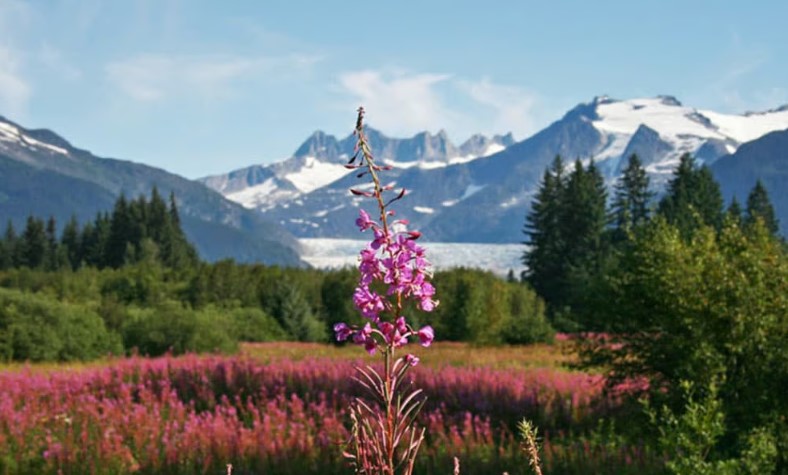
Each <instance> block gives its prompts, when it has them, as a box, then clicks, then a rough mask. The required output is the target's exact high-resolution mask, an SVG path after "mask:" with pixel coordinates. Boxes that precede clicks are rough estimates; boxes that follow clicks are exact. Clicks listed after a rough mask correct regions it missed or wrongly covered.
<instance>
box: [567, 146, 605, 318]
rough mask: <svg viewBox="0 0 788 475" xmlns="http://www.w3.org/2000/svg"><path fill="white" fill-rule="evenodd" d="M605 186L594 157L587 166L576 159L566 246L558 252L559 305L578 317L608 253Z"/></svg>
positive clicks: (570, 185)
mask: <svg viewBox="0 0 788 475" xmlns="http://www.w3.org/2000/svg"><path fill="white" fill-rule="evenodd" d="M606 203H607V189H606V188H605V183H604V178H603V177H602V174H601V173H600V172H599V169H598V168H597V167H596V164H595V163H594V161H593V160H591V162H590V163H589V164H588V166H587V167H586V168H583V166H582V163H581V162H580V161H579V160H578V161H576V162H575V168H574V171H573V172H572V173H571V174H570V176H569V178H568V180H567V191H566V194H565V200H564V204H563V206H562V208H563V216H562V219H561V226H562V234H563V235H564V236H566V237H565V248H564V250H563V253H562V255H561V259H563V261H564V269H565V275H564V279H563V282H564V286H565V287H564V289H563V292H562V297H561V299H560V300H559V302H558V303H559V304H562V305H563V306H564V307H569V308H570V309H572V311H573V317H575V318H576V317H578V316H579V314H578V312H577V311H578V310H579V309H581V308H582V307H583V306H584V304H585V301H586V300H587V294H588V292H589V289H590V288H592V284H593V282H594V280H595V279H597V278H599V276H600V272H601V269H602V266H603V262H604V260H605V258H606V254H607V242H606V236H605V234H606V228H607V224H608V214H607V209H606Z"/></svg>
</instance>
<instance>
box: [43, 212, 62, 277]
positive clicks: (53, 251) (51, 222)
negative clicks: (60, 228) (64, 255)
mask: <svg viewBox="0 0 788 475" xmlns="http://www.w3.org/2000/svg"><path fill="white" fill-rule="evenodd" d="M46 240H47V247H46V252H45V253H44V266H45V267H46V269H47V270H56V269H57V268H58V264H59V263H58V257H57V221H55V217H54V216H50V217H49V219H48V220H47V226H46Z"/></svg>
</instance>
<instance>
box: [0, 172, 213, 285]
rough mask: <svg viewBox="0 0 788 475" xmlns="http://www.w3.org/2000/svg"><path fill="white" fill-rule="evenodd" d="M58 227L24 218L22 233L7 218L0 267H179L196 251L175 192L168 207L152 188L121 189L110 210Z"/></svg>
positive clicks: (52, 220)
mask: <svg viewBox="0 0 788 475" xmlns="http://www.w3.org/2000/svg"><path fill="white" fill-rule="evenodd" d="M57 231H58V223H57V222H56V221H55V218H53V217H50V218H49V219H48V220H47V221H46V222H45V221H44V219H42V218H40V217H35V216H30V217H28V219H27V223H26V225H25V227H24V229H23V230H21V234H18V233H17V231H16V229H15V228H14V226H13V224H12V223H11V221H10V220H9V221H8V224H7V225H6V229H5V233H4V235H3V238H2V240H0V270H1V269H10V268H19V267H27V268H30V269H43V270H48V271H54V270H59V269H66V268H70V269H72V270H76V269H79V268H81V267H96V268H99V269H103V268H107V267H111V268H115V269H117V268H119V267H122V266H124V265H126V264H133V263H135V262H140V261H146V260H147V261H151V260H153V261H157V262H160V263H162V264H163V265H165V266H167V267H182V266H192V265H195V264H196V263H197V262H198V256H197V251H196V250H195V248H194V246H192V245H191V244H190V243H189V242H188V241H187V239H186V236H185V234H184V232H183V229H182V228H181V221H180V216H179V215H178V208H177V206H176V204H175V197H174V195H172V194H171V195H170V203H169V206H168V205H167V203H165V201H164V199H163V198H162V197H161V195H160V194H159V191H158V190H157V189H156V188H155V187H154V188H153V191H152V194H151V197H150V200H148V199H147V198H146V197H145V196H144V195H140V196H139V198H137V199H136V200H131V201H128V200H127V199H126V197H125V196H124V195H122V194H121V196H120V197H119V198H118V200H117V201H116V202H115V206H114V209H113V210H112V213H99V214H98V215H97V216H96V219H95V220H94V221H93V222H88V223H86V224H85V225H84V226H82V227H80V225H79V223H78V222H77V220H76V218H71V220H70V221H69V222H68V223H66V225H65V226H64V227H63V230H62V233H61V235H60V237H59V238H58V236H57Z"/></svg>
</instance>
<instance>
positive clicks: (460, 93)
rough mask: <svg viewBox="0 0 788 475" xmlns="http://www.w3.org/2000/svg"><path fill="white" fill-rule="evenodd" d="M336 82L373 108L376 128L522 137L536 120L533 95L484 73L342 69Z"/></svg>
mask: <svg viewBox="0 0 788 475" xmlns="http://www.w3.org/2000/svg"><path fill="white" fill-rule="evenodd" d="M339 84H340V87H341V89H342V90H343V92H344V93H345V94H348V95H350V96H351V97H352V98H353V100H354V101H357V104H363V105H364V106H365V107H366V108H367V109H368V110H370V111H374V119H371V123H372V124H373V125H374V126H375V127H377V128H380V129H382V130H383V131H385V132H387V133H391V134H399V135H403V134H412V133H415V132H418V131H422V130H430V131H436V130H438V129H442V128H445V129H447V130H448V131H449V132H450V133H451V134H453V135H454V136H455V138H458V139H463V138H465V136H468V135H470V134H472V133H476V132H484V133H492V132H498V133H500V132H506V131H512V132H514V133H515V134H517V135H518V136H524V135H527V134H529V133H531V132H533V129H534V127H535V124H536V120H535V117H534V115H535V105H536V104H537V103H538V100H537V97H536V95H535V94H533V93H531V92H529V91H527V90H525V89H523V88H521V87H518V86H513V85H506V84H499V83H496V82H494V81H493V80H492V79H490V78H488V77H485V78H482V79H479V80H471V79H465V78H458V77H455V76H452V75H449V74H435V73H405V72H402V71H398V72H388V71H376V70H364V71H354V72H347V73H344V74H341V75H340V76H339Z"/></svg>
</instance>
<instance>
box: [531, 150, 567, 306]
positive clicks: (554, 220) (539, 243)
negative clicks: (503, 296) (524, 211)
mask: <svg viewBox="0 0 788 475" xmlns="http://www.w3.org/2000/svg"><path fill="white" fill-rule="evenodd" d="M565 192H566V181H565V178H564V163H563V160H562V159H561V157H560V156H556V157H555V159H554V160H553V162H552V164H551V165H550V167H549V168H548V169H547V170H545V172H544V175H543V177H542V182H541V184H540V185H539V190H538V191H537V193H536V197H535V198H534V201H533V203H532V206H531V211H530V212H529V213H528V215H527V217H526V225H525V229H524V230H523V231H524V233H525V234H526V236H527V237H526V241H525V243H524V244H526V245H527V246H528V248H527V249H526V251H525V253H524V254H523V263H524V264H525V267H526V270H525V271H524V272H523V278H524V279H525V280H527V281H528V282H529V283H530V284H531V286H533V288H534V289H535V290H536V291H537V293H538V294H539V295H541V296H542V297H543V298H544V299H545V300H547V301H548V302H551V303H552V302H555V301H556V300H557V299H559V298H560V295H561V293H562V288H563V279H564V275H565V271H566V269H565V268H564V261H563V252H564V248H565V244H564V239H565V237H564V236H563V235H562V232H563V229H562V227H561V219H562V215H563V201H564V195H565Z"/></svg>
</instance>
